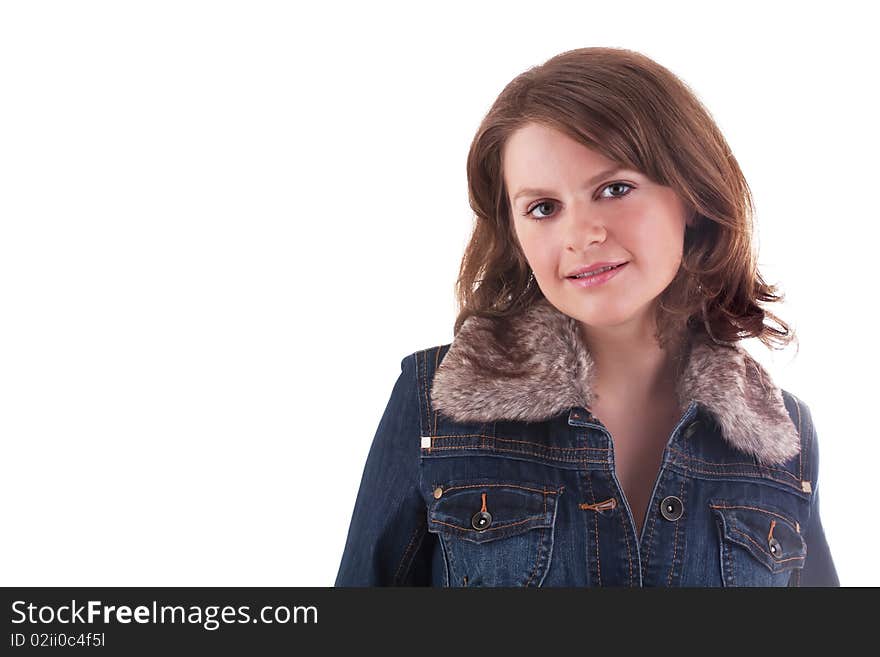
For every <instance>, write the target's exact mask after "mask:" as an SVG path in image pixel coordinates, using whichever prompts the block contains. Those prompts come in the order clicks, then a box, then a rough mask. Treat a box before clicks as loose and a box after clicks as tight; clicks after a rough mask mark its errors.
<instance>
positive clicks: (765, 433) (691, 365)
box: [431, 299, 800, 465]
mask: <svg viewBox="0 0 880 657" xmlns="http://www.w3.org/2000/svg"><path fill="white" fill-rule="evenodd" d="M594 373H595V367H594V363H593V359H592V357H591V356H590V354H589V352H588V351H587V348H586V345H585V344H584V342H583V341H582V340H581V337H580V332H579V331H578V321H577V320H576V319H574V318H572V317H569V316H568V315H566V314H564V313H562V312H561V311H559V310H558V309H557V308H556V307H555V306H553V305H552V304H551V303H550V302H549V301H547V299H540V300H539V301H538V302H537V303H535V304H534V305H533V306H532V307H531V308H529V309H528V310H526V311H525V312H524V313H522V314H520V315H518V316H516V317H514V318H510V319H507V320H501V319H493V318H485V317H469V318H468V319H467V320H466V321H465V323H464V324H463V325H462V326H461V328H460V330H459V332H458V334H457V335H456V336H455V338H454V340H453V341H452V344H451V346H450V348H449V351H448V353H447V354H446V356H445V357H444V358H443V361H442V362H441V363H440V366H439V367H438V369H437V372H436V374H435V376H434V383H433V387H432V390H431V401H432V403H433V407H434V409H435V410H438V411H440V412H441V413H442V414H443V415H445V416H447V417H448V418H450V419H452V420H453V421H456V422H494V421H498V420H520V421H525V422H537V421H542V420H546V419H549V418H551V417H554V416H556V415H559V414H560V413H562V412H566V411H568V410H570V409H571V407H573V406H579V407H583V408H586V409H589V408H590V406H591V404H592V402H593V392H592V382H593V376H594ZM676 392H677V394H678V399H679V401H680V403H681V407H682V408H687V407H688V405H689V404H690V402H691V401H696V402H698V403H699V404H701V405H702V406H703V407H704V408H705V409H706V410H708V411H709V412H710V413H711V414H712V415H713V416H714V418H715V420H716V421H717V423H718V425H719V427H720V429H721V433H722V435H723V437H724V438H725V440H727V442H728V443H729V444H730V445H731V446H733V447H734V448H736V449H738V450H740V451H742V452H745V453H746V454H750V455H753V456H755V457H756V458H757V460H758V462H759V463H761V464H763V465H776V464H779V463H783V462H784V461H786V460H788V459H789V458H791V457H792V456H794V455H795V454H797V453H798V451H799V450H800V438H799V437H798V433H797V427H796V426H795V425H794V423H793V422H792V420H791V417H790V416H789V414H788V411H787V410H786V408H785V403H784V401H783V398H782V392H781V390H780V389H779V388H777V387H776V386H775V385H774V383H773V381H772V380H771V378H770V375H769V374H768V373H767V371H766V370H765V369H764V368H763V367H762V366H761V364H760V363H758V362H757V361H756V360H754V359H753V358H752V357H751V356H750V355H749V354H748V352H746V351H745V350H744V349H743V348H742V347H740V346H739V345H735V346H733V347H724V346H720V345H716V344H714V343H712V342H709V341H704V340H694V341H693V342H692V343H690V349H689V352H688V355H687V361H686V363H685V365H684V368H683V369H682V375H681V377H680V378H679V380H678V389H677V391H676Z"/></svg>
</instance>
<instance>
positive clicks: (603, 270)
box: [566, 262, 627, 279]
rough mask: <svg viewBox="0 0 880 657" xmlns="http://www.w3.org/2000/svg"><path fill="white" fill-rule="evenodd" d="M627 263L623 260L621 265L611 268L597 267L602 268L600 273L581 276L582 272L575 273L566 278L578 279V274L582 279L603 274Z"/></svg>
mask: <svg viewBox="0 0 880 657" xmlns="http://www.w3.org/2000/svg"><path fill="white" fill-rule="evenodd" d="M625 264H627V263H626V262H621V263H620V264H619V265H614V266H613V267H611V269H605V268H604V267H597V268H596V269H602V271H601V272H600V273H598V274H590V275H589V276H580V274H575V275H572V276H567V277H566V278H573V279H577V278H578V276H580V278H581V279H584V278H590V276H601V275H602V274H607V273H608V272H610V271H614V270H615V269H620V268H621V267H623V266H624V265H625ZM606 266H607V265H606ZM581 273H583V272H581Z"/></svg>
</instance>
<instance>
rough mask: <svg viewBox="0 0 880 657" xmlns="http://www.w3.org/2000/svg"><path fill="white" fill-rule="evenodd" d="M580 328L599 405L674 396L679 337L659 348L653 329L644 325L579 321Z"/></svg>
mask: <svg viewBox="0 0 880 657" xmlns="http://www.w3.org/2000/svg"><path fill="white" fill-rule="evenodd" d="M580 329H581V334H582V336H583V339H584V342H585V344H586V345H587V348H588V350H589V351H590V354H591V356H592V357H593V362H594V363H595V365H596V377H595V379H594V384H593V389H594V391H595V393H596V401H597V402H598V403H599V404H600V405H604V406H606V407H607V406H608V404H609V403H613V402H614V400H620V401H621V403H626V404H627V405H629V404H632V403H634V402H635V403H638V404H647V403H650V402H652V401H659V400H674V399H675V397H676V394H675V390H676V380H677V377H678V376H679V373H680V365H681V356H682V353H681V352H682V346H683V344H682V343H681V341H673V343H674V346H671V347H669V348H668V349H661V347H660V345H659V343H658V342H657V340H656V338H655V337H654V335H653V331H652V330H651V329H647V328H644V327H641V328H639V327H636V328H629V327H627V328H621V327H614V329H613V330H608V329H597V328H596V327H588V326H586V325H585V324H581V326H580ZM623 400H625V402H624V401H623Z"/></svg>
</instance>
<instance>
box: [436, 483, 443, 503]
mask: <svg viewBox="0 0 880 657" xmlns="http://www.w3.org/2000/svg"><path fill="white" fill-rule="evenodd" d="M441 495H443V489H442V488H440V486H437V488H435V489H434V499H435V500H439V499H440V496H441Z"/></svg>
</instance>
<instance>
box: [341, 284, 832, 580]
mask: <svg viewBox="0 0 880 657" xmlns="http://www.w3.org/2000/svg"><path fill="white" fill-rule="evenodd" d="M579 335H580V334H579V331H578V330H577V322H576V320H574V319H573V318H571V317H568V316H567V315H565V314H563V313H562V312H560V311H559V310H557V309H556V308H555V307H554V306H552V305H551V304H550V303H549V302H548V301H547V300H546V299H541V300H540V301H539V302H538V303H536V304H535V305H533V306H532V307H531V308H529V309H528V310H526V311H525V312H524V313H522V314H520V315H519V316H517V317H516V318H508V319H506V320H501V319H495V318H485V317H476V316H474V317H469V318H468V319H467V320H466V321H465V322H464V324H463V325H462V326H461V328H460V330H459V331H458V333H457V334H456V336H455V338H454V339H453V341H452V343H450V344H444V345H441V346H437V347H432V348H429V349H423V350H421V351H417V352H415V353H412V354H409V355H408V356H406V357H405V358H403V360H402V361H401V364H400V365H401V373H400V376H399V377H398V379H397V382H396V383H395V385H394V389H393V390H392V392H391V398H390V400H389V401H388V405H387V407H386V409H385V412H384V414H383V416H382V418H381V420H380V422H379V426H378V429H377V431H376V434H375V436H374V438H373V443H372V446H371V448H370V451H369V455H368V457H367V462H366V465H365V468H364V470H363V477H362V479H361V482H360V489H359V491H358V494H357V498H356V501H355V504H354V511H353V514H352V516H351V524H350V527H349V531H348V537H347V540H346V543H345V548H344V550H343V554H342V559H341V564H340V567H339V572H338V575H337V577H336V584H335V585H336V586H386V585H398V586H399V585H421V586H443V587H450V586H456V587H458V586H494V587H508V586H569V587H582V586H679V587H681V586H688V587H707V586H840V583H839V580H838V576H837V572H836V569H835V566H834V562H833V560H832V556H831V553H830V550H829V546H828V542H827V540H826V537H825V532H824V530H823V528H822V521H821V519H820V516H819V487H818V473H819V446H818V439H817V435H816V431H815V429H814V427H813V423H812V418H811V416H810V410H809V408H808V407H807V405H806V404H804V402H802V401H801V400H799V399H798V398H797V397H795V396H794V395H793V394H791V393H790V392H788V391H786V390H782V389H780V388H777V387H776V386H775V385H774V384H773V382H772V380H771V379H770V376H769V375H768V373H767V372H766V371H765V370H764V368H762V367H761V365H760V364H759V363H757V362H756V361H755V360H754V359H753V358H751V357H750V356H749V354H748V353H747V352H746V351H745V350H744V349H742V348H741V347H740V346H739V345H734V346H722V345H718V344H715V343H714V342H711V341H708V340H705V339H703V338H699V337H697V336H696V334H694V338H693V340H691V342H690V343H689V344H690V346H689V347H688V350H687V357H686V361H685V362H686V365H685V366H684V367H683V369H682V372H683V374H682V375H681V377H680V379H679V380H678V383H677V390H676V392H677V395H678V399H679V401H680V407H681V408H682V409H686V410H685V411H684V414H683V415H682V416H681V419H680V420H679V421H678V423H677V424H676V425H675V427H674V429H673V431H672V434H671V435H670V436H669V440H668V442H667V443H666V447H665V450H664V452H663V456H662V462H661V465H660V468H659V471H658V473H657V476H656V480H655V482H654V486H653V492H652V494H651V499H650V504H649V506H648V508H647V511H646V512H645V516H644V518H645V520H644V524H643V526H642V528H641V531H640V532H637V531H636V525H635V523H634V521H633V513H632V509H631V508H630V505H629V503H628V502H627V499H626V497H625V496H624V493H623V490H622V488H621V486H620V483H619V481H618V479H617V476H616V474H615V467H614V447H613V441H612V436H611V434H610V432H609V431H608V429H607V428H606V427H605V426H604V425H603V424H602V423H601V421H600V420H599V419H598V418H597V417H595V416H593V415H592V414H591V412H590V406H591V402H592V400H593V399H594V396H593V391H592V383H593V381H594V375H595V366H594V363H593V360H592V358H591V357H590V354H589V352H588V351H587V349H586V346H585V344H584V343H583V342H582V340H581V339H580V337H579ZM633 412H638V409H633Z"/></svg>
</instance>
